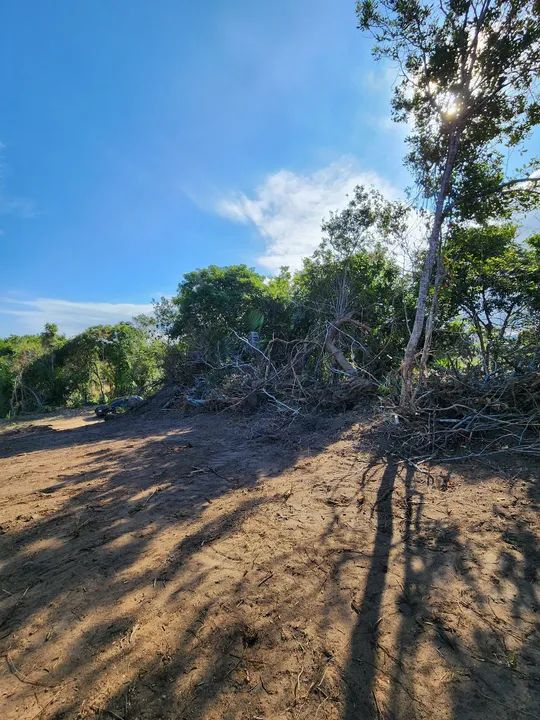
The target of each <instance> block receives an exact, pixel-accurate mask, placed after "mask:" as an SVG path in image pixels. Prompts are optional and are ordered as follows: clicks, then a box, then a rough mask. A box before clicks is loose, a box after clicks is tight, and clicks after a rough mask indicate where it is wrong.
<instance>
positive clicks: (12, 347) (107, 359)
mask: <svg viewBox="0 0 540 720" xmlns="http://www.w3.org/2000/svg"><path fill="white" fill-rule="evenodd" d="M162 357H163V342H162V341H160V340H156V339H154V338H152V337H151V336H150V335H149V334H148V333H146V332H145V331H144V330H142V329H141V328H138V327H135V326H134V325H132V324H130V323H118V324H117V325H99V326H96V327H92V328H89V329H88V330H85V331H84V332H82V333H80V334H79V335H76V336H75V337H74V338H71V339H70V340H66V339H65V338H64V337H63V336H60V335H58V328H57V327H56V326H55V325H53V324H47V325H46V326H45V329H44V332H43V333H41V335H28V336H12V337H10V338H7V339H5V340H0V415H7V414H9V413H16V412H19V411H28V410H36V409H40V408H43V407H45V406H47V407H54V406H65V405H67V406H74V405H79V404H81V403H88V402H94V401H100V402H102V401H104V400H106V399H107V398H112V397H115V396H118V395H124V394H128V393H141V392H144V391H145V389H146V388H148V387H149V386H150V385H151V384H152V383H153V382H155V381H157V380H158V379H159V378H160V376H161V367H162Z"/></svg>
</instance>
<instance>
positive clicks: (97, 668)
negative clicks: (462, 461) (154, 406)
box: [0, 415, 540, 720]
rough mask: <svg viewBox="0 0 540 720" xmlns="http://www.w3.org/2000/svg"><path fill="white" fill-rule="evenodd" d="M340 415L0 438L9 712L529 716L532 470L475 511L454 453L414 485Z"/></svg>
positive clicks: (535, 656)
mask: <svg viewBox="0 0 540 720" xmlns="http://www.w3.org/2000/svg"><path fill="white" fill-rule="evenodd" d="M348 422H349V421H346V422H345V423H344V424H342V427H341V428H340V430H339V432H337V431H336V432H334V431H332V430H324V431H323V430H320V431H317V430H315V431H312V432H306V431H302V430H301V429H298V430H296V431H295V432H293V431H291V430H289V431H286V432H284V433H283V434H282V435H281V436H280V437H272V438H265V437H264V436H263V437H261V438H259V439H256V438H254V434H253V431H252V426H251V425H252V423H251V421H250V420H242V421H237V420H235V421H232V420H230V419H228V418H226V417H224V416H219V415H218V416H199V417H196V418H193V419H190V420H179V419H178V418H177V417H175V416H174V415H163V416H160V418H159V420H156V419H155V418H148V419H142V420H138V421H137V422H133V423H130V422H129V421H128V420H127V419H121V420H119V421H118V422H113V423H107V424H102V425H96V426H87V427H83V428H76V429H72V430H64V431H56V432H51V431H45V432H44V433H42V435H41V436H39V437H37V435H36V436H34V434H33V433H32V434H31V435H24V434H22V435H21V436H20V437H14V436H12V437H10V438H9V448H8V449H7V450H5V449H4V451H5V453H6V454H5V455H4V457H9V463H10V468H11V470H12V472H13V478H14V479H15V480H16V479H17V478H19V479H20V477H21V475H19V473H22V475H23V476H24V478H28V480H27V482H28V488H27V494H26V496H24V497H23V499H22V503H25V504H21V507H20V508H18V509H16V510H14V512H13V514H12V524H11V525H10V526H9V527H8V528H7V532H6V534H5V535H3V536H0V540H1V542H2V558H3V562H2V567H1V575H0V577H1V587H2V589H3V590H6V591H7V593H5V594H6V597H5V598H4V599H3V600H2V601H1V602H0V642H1V643H2V650H1V652H2V653H3V654H4V660H5V670H6V673H5V676H4V680H3V681H1V680H0V692H3V697H4V701H5V703H6V707H8V708H9V710H8V714H7V715H6V717H7V718H8V720H12V718H22V719H23V720H26V719H27V718H28V720H30V719H32V720H38V719H39V720H46V719H48V720H52V719H54V720H61V719H66V720H67V719H68V718H91V717H96V716H97V717H99V718H103V719H104V718H106V717H108V718H110V717H116V718H117V719H118V718H122V719H123V720H135V719H138V720H157V718H164V719H167V720H172V719H173V718H175V719H176V720H178V719H179V718H182V719H184V718H185V719H186V720H188V719H189V720H203V719H204V720H217V719H218V718H219V719H220V720H221V719H222V718H225V719H228V720H233V719H237V718H246V720H247V718H250V719H251V720H253V718H257V717H265V718H291V719H292V718H296V719H297V720H304V718H307V717H310V718H318V720H321V718H332V719H333V720H337V719H338V718H340V719H342V720H353V718H354V719H355V720H356V719H357V718H360V717H361V718H366V719H367V720H370V719H371V718H373V719H377V720H380V719H383V718H384V719H385V720H391V719H395V720H399V719H402V720H405V719H407V720H409V719H414V718H419V719H420V718H425V719H426V720H427V718H432V717H441V718H445V717H447V718H452V719H453V720H458V718H459V720H461V719H464V720H473V719H474V720H480V718H484V717H486V715H488V714H489V716H490V717H492V718H494V720H503V718H513V717H515V718H518V717H529V716H533V717H534V716H537V715H535V713H538V707H539V706H538V697H535V696H534V689H533V684H534V682H535V679H536V674H535V673H536V672H537V670H536V668H537V667H538V664H539V662H540V657H539V652H538V639H537V635H535V631H536V630H537V625H536V619H535V616H534V614H535V611H536V610H537V604H536V603H537V598H536V594H535V588H534V580H535V577H536V576H535V573H536V568H537V563H538V545H537V536H536V534H535V530H536V529H537V527H535V526H534V524H532V522H533V521H532V520H531V512H533V513H534V512H535V510H537V507H538V505H537V500H538V498H537V497H536V496H535V492H536V491H535V490H534V487H533V485H532V484H531V483H527V484H526V485H524V486H523V492H524V493H528V496H527V497H525V496H523V494H522V495H518V494H516V498H518V500H517V502H518V505H516V506H514V505H512V502H513V501H512V500H511V498H512V497H513V496H512V488H509V491H508V492H509V494H508V497H509V498H510V499H509V501H508V502H507V503H506V501H505V505H507V506H508V507H506V506H505V507H499V506H497V508H496V510H493V509H492V507H491V506H492V505H493V501H492V500H489V499H486V498H485V493H484V490H483V488H484V486H485V487H488V485H487V483H488V479H487V478H483V477H480V476H479V475H478V474H475V472H474V469H473V470H471V477H470V478H467V477H466V476H464V475H463V473H461V474H459V473H456V471H453V470H451V469H448V468H445V469H442V470H441V471H440V472H439V473H438V475H437V481H438V486H437V487H430V479H431V475H429V474H420V473H418V472H417V469H415V468H413V467H410V466H406V465H404V464H403V463H397V462H396V461H395V460H393V459H392V458H388V457H386V456H385V455H384V454H381V453H379V452H377V451H376V450H375V451H371V452H367V453H365V454H363V455H362V454H358V453H355V452H353V451H352V450H351V447H350V444H349V445H346V443H342V444H341V445H340V444H339V437H340V434H343V432H345V434H346V433H347V423H348ZM336 441H338V442H337V445H335V443H336ZM43 459H45V463H43ZM351 460H352V462H351ZM48 463H50V464H51V466H50V470H49V469H48V468H47V467H45V470H44V469H43V465H44V464H45V466H47V464H48ZM38 472H40V473H41V475H42V477H44V476H47V474H48V476H49V477H50V481H49V482H41V484H39V485H34V484H33V482H34V481H33V479H32V478H33V474H34V473H38ZM25 473H29V474H28V475H25ZM25 482H26V480H25ZM467 482H469V483H470V486H471V487H470V488H469V487H467ZM471 488H472V489H471ZM8 490H9V489H8ZM472 491H474V492H476V493H478V498H479V499H478V505H480V500H481V501H482V502H483V503H484V505H485V506H486V507H485V508H484V510H483V511H482V512H481V513H480V512H478V513H476V512H472V511H468V509H467V507H466V506H465V505H464V506H463V508H460V502H462V501H463V502H465V501H467V500H469V501H470V497H471V496H470V492H472ZM454 497H455V498H456V500H457V501H456V502H454V501H453V500H452V498H454ZM475 497H476V496H475ZM450 501H452V502H453V504H449V503H450ZM525 501H526V502H527V503H528V506H527V507H526V508H525V506H523V508H522V506H521V505H519V503H521V502H525ZM13 502H19V500H18V499H13V498H12V497H11V496H10V495H9V492H8V494H7V497H6V500H5V503H8V504H9V503H13ZM488 505H489V507H488ZM462 509H463V512H464V513H467V512H469V515H470V520H467V521H466V522H465V521H464V519H463V517H461V516H459V517H457V516H456V511H459V510H462ZM467 523H468V524H467ZM501 538H502V540H503V541H504V544H501ZM492 546H493V547H492Z"/></svg>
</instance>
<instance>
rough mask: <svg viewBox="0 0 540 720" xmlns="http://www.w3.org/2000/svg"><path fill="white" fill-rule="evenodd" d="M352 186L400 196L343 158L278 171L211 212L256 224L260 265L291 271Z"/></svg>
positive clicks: (309, 251) (344, 201)
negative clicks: (314, 168)
mask: <svg viewBox="0 0 540 720" xmlns="http://www.w3.org/2000/svg"><path fill="white" fill-rule="evenodd" d="M356 185H369V186H374V187H376V188H377V189H378V190H380V191H381V192H382V193H383V194H384V195H385V196H386V197H387V198H388V199H396V198H397V197H398V196H399V193H398V191H397V189H396V188H395V187H394V186H393V185H392V184H391V183H389V182H387V181H386V180H384V179H383V178H381V177H380V176H379V175H377V174H376V173H373V172H369V171H364V170H360V169H359V168H358V167H357V166H356V165H355V163H354V162H353V161H352V160H350V159H347V158H345V159H342V160H340V161H339V162H335V163H332V164H331V165H328V166H326V167H324V168H322V169H320V170H317V171H315V172H312V173H309V174H299V173H294V172H291V171H290V170H280V171H279V172H276V173H273V174H271V175H269V176H268V177H267V178H266V179H265V180H264V182H263V183H262V184H261V185H260V186H259V187H258V188H256V189H255V190H254V192H253V193H251V194H250V195H247V194H245V193H243V192H238V193H235V194H232V195H230V196H228V197H225V198H222V199H221V200H220V201H219V202H218V204H217V207H216V210H217V212H218V213H219V214H220V215H222V216H224V217H226V218H229V219H230V220H233V221H234V222H240V223H251V224H252V225H254V226H255V228H256V229H257V231H258V233H259V234H260V236H261V239H262V240H263V242H264V245H265V247H264V252H263V254H261V255H260V256H259V257H258V258H257V260H258V262H259V264H260V265H262V266H263V267H264V268H267V269H268V270H270V271H271V272H275V271H277V270H278V269H279V268H280V267H281V266H282V265H288V266H289V267H291V268H294V269H296V268H298V267H300V266H301V264H302V259H303V258H304V257H308V256H309V255H311V254H312V253H313V251H314V250H315V248H316V247H317V246H318V245H319V243H320V241H321V222H322V220H323V219H324V218H326V217H327V216H328V214H329V212H330V211H331V210H339V209H341V208H343V207H345V205H346V204H347V202H348V200H349V197H348V196H349V195H350V194H351V191H352V190H353V188H354V187H355V186H356Z"/></svg>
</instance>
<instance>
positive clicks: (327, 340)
mask: <svg viewBox="0 0 540 720" xmlns="http://www.w3.org/2000/svg"><path fill="white" fill-rule="evenodd" d="M414 217H415V220H416V222H417V223H418V222H419V221H418V216H417V215H415V216H414ZM420 223H421V221H420ZM417 232H418V227H417ZM410 240H411V211H410V209H408V208H407V207H406V206H405V205H403V204H401V203H397V202H388V201H386V200H385V199H384V198H382V196H381V195H380V194H378V193H377V192H375V191H373V190H367V189H365V188H362V187H358V188H356V190H355V193H354V196H353V199H352V200H351V201H350V203H349V205H348V206H347V207H346V208H345V209H344V210H343V211H342V212H339V213H335V214H333V215H332V216H331V217H330V219H329V220H328V221H327V222H325V223H324V224H323V241H322V243H321V245H320V246H319V248H318V250H317V251H316V252H315V254H314V255H313V257H311V258H307V259H306V260H305V261H304V264H303V268H302V269H301V270H300V271H299V272H296V273H291V272H290V271H289V270H288V269H287V268H283V269H282V270H281V272H280V273H279V274H278V275H277V276H275V277H271V278H266V277H264V276H263V275H261V274H259V273H257V272H255V271H254V270H252V269H250V268H248V267H247V266H245V265H232V266H228V267H217V266H214V265H211V266H210V267H207V268H204V269H200V270H195V271H193V272H190V273H187V274H186V275H185V276H184V278H183V280H182V281H181V283H180V284H179V286H178V291H177V294H176V295H175V296H174V297H172V298H168V299H166V298H162V299H161V300H160V301H158V302H155V303H154V312H153V313H152V314H151V315H148V316H145V315H141V316H138V317H137V318H135V319H134V320H133V321H132V322H131V323H127V322H124V323H119V324H117V325H111V326H97V327H92V328H89V329H88V330H86V331H84V332H83V333H81V334H79V335H77V336H75V337H73V338H69V339H68V338H65V337H64V336H62V335H60V334H59V333H58V328H57V327H56V326H55V325H52V324H49V325H47V326H46V327H45V329H44V331H43V332H42V333H41V334H40V335H28V336H12V337H10V338H7V339H5V340H1V341H0V413H1V414H2V415H7V414H16V413H18V412H21V411H28V410H37V409H43V408H48V407H59V406H77V405H81V404H85V403H91V402H104V401H106V400H109V399H111V398H112V397H116V396H118V395H124V394H132V393H137V394H145V393H147V392H149V391H150V390H152V389H153V388H155V387H156V386H157V384H159V382H161V381H163V380H168V381H171V382H174V383H176V384H177V385H181V386H183V387H184V388H186V392H188V393H189V394H190V395H191V396H192V397H195V398H196V399H199V400H200V401H201V402H202V401H203V400H204V399H205V398H209V397H213V398H216V397H221V398H222V399H223V400H224V401H225V398H229V399H231V398H232V400H233V401H236V400H237V399H238V400H241V399H242V398H243V397H246V396H249V395H251V394H254V395H256V396H257V397H259V398H260V397H261V393H262V394H263V395H264V396H265V397H266V399H270V400H271V401H272V402H274V403H277V404H278V405H280V404H281V405H283V406H284V407H286V408H292V409H293V410H297V409H300V408H302V406H304V407H310V406H314V405H317V404H320V403H321V401H322V398H324V397H326V398H328V397H329V396H336V395H337V396H338V397H339V398H340V402H343V397H344V396H343V392H342V391H346V393H348V399H347V402H350V403H354V402H355V401H357V399H358V394H356V395H355V392H354V389H355V388H356V389H357V390H360V392H361V393H364V394H365V391H366V389H371V390H372V391H374V392H376V393H377V394H379V395H389V396H393V395H394V396H396V397H397V395H398V394H399V388H400V378H399V370H400V367H401V362H402V358H403V351H404V348H405V346H406V344H407V341H408V339H409V337H410V328H411V323H412V319H413V318H414V313H415V310H416V302H417V295H418V285H419V275H418V271H417V270H415V268H418V267H421V266H422V254H423V251H421V250H420V251H418V250H416V251H415V250H414V248H411V247H410V245H411V242H410ZM441 265H442V267H443V268H444V270H443V271H442V272H441V276H440V278H439V282H438V291H437V296H436V301H437V302H436V305H437V307H436V316H437V322H436V324H434V326H433V327H432V328H431V329H430V337H429V342H425V343H424V347H425V348H428V351H427V352H423V353H419V357H418V365H419V371H418V372H419V378H418V382H419V386H421V384H422V382H421V380H422V377H424V381H426V380H427V378H428V377H431V378H434V377H436V376H437V375H439V376H440V375H444V374H445V375H446V376H450V375H451V376H452V377H453V378H454V380H456V379H459V378H461V379H463V378H467V379H468V381H470V379H471V378H474V379H475V381H482V380H486V379H487V378H489V377H490V376H492V375H493V374H497V373H499V374H501V373H503V374H508V373H521V374H523V373H527V372H530V371H531V370H533V369H535V368H537V367H538V362H539V343H538V331H539V329H540V235H533V236H531V237H529V238H526V239H525V240H521V239H518V229H517V227H516V226H514V225H511V224H504V223H499V224H484V225H471V224H461V225H459V224H456V225H454V226H453V227H452V228H451V229H450V230H449V232H448V235H447V239H446V245H445V249H444V254H443V256H442V257H441ZM426 335H427V330H426ZM426 341H427V338H426ZM340 393H341V395H340Z"/></svg>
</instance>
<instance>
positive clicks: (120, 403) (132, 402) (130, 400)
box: [94, 395, 143, 420]
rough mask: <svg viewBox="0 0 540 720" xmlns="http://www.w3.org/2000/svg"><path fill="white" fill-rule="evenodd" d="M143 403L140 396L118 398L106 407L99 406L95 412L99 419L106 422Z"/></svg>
mask: <svg viewBox="0 0 540 720" xmlns="http://www.w3.org/2000/svg"><path fill="white" fill-rule="evenodd" d="M142 402H143V398H142V397H141V396H140V395H127V396H126V397H121V398H116V400H113V401H112V402H110V403H108V404H105V405H98V406H97V407H96V408H95V409H94V412H95V413H96V415H97V416H98V417H99V418H103V419H104V420H106V419H107V418H108V417H110V416H112V415H116V414H117V413H119V412H126V411H127V410H131V409H133V408H135V407H137V406H138V405H140V404H141V403H142Z"/></svg>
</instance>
